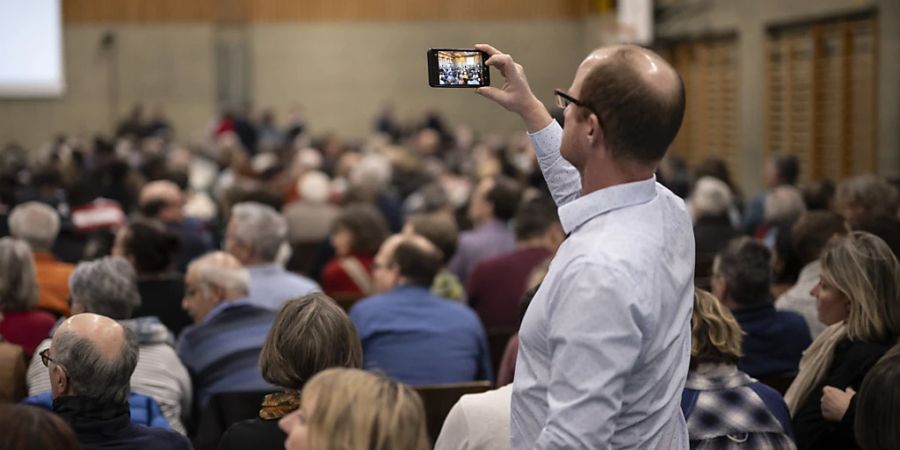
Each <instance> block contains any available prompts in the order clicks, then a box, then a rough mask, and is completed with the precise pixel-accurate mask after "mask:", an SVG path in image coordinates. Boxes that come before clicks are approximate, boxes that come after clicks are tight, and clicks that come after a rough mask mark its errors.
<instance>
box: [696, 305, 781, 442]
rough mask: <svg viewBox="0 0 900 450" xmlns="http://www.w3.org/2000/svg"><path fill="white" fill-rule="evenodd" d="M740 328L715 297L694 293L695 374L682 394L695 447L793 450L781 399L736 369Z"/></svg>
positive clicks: (738, 357) (739, 348) (739, 351)
mask: <svg viewBox="0 0 900 450" xmlns="http://www.w3.org/2000/svg"><path fill="white" fill-rule="evenodd" d="M740 357H741V328H740V326H738V323H737V321H736V320H735V319H734V317H733V316H732V315H731V313H729V312H728V310H727V309H726V308H723V307H722V304H721V303H720V302H719V300H718V299H716V297H715V296H713V295H712V294H710V293H709V292H706V291H703V290H700V289H698V290H696V292H695V294H694V312H693V317H692V318H691V369H690V371H689V372H688V377H687V382H686V383H685V386H684V391H683V392H682V394H681V410H682V412H684V418H685V422H687V427H688V436H689V439H690V445H691V448H732V446H735V445H737V447H739V448H772V449H775V448H777V449H790V448H794V441H793V436H792V432H791V416H790V413H789V412H788V409H787V406H786V405H785V404H784V400H782V398H781V395H780V394H779V393H778V392H777V391H775V390H774V389H772V388H770V387H768V386H766V385H764V384H762V383H760V382H759V381H756V380H754V379H753V378H750V377H749V376H748V375H747V374H746V373H744V372H742V371H741V370H739V369H738V368H737V363H738V361H739V359H740Z"/></svg>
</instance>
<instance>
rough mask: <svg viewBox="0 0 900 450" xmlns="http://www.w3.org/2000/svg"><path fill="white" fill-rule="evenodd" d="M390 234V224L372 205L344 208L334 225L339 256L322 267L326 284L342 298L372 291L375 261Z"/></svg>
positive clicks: (333, 241)
mask: <svg viewBox="0 0 900 450" xmlns="http://www.w3.org/2000/svg"><path fill="white" fill-rule="evenodd" d="M387 235H388V229H387V224H386V223H385V221H384V218H383V217H381V214H380V213H379V212H378V210H377V209H375V208H373V207H372V206H369V205H351V206H348V207H346V208H344V210H343V211H341V214H340V215H339V216H338V217H337V219H336V220H335V221H334V225H333V227H332V229H331V245H332V247H334V252H335V257H334V259H332V260H331V261H329V262H328V264H326V265H325V268H324V269H323V270H322V288H323V289H324V291H325V293H326V294H327V295H328V296H329V297H331V298H334V299H335V300H337V301H338V302H350V303H352V302H353V301H356V300H359V299H360V298H363V297H366V296H368V295H372V294H373V293H374V292H375V287H374V284H373V282H372V263H373V261H374V259H375V253H376V252H378V248H379V246H381V243H382V242H384V239H385V238H386V237H387Z"/></svg>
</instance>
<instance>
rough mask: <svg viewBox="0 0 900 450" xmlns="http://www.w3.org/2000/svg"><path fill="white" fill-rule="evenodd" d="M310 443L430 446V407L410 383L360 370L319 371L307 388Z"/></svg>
mask: <svg viewBox="0 0 900 450" xmlns="http://www.w3.org/2000/svg"><path fill="white" fill-rule="evenodd" d="M308 402H311V403H312V404H313V405H314V406H313V407H312V409H311V410H309V409H307V410H306V411H307V414H308V419H307V423H308V424H309V431H308V439H309V444H310V446H309V447H310V448H315V449H318V450H426V449H428V448H429V445H428V434H427V432H426V429H425V410H424V408H423V407H422V400H421V399H420V398H419V394H417V393H416V391H414V390H412V388H410V387H409V386H405V385H402V384H398V383H396V382H394V381H392V380H390V379H388V378H386V377H383V376H381V375H375V374H372V373H369V372H365V371H362V370H359V369H328V370H325V371H322V372H319V374H317V375H316V376H314V377H313V378H312V379H311V380H309V382H308V383H306V386H305V387H304V388H303V407H304V409H305V408H306V407H307V404H308Z"/></svg>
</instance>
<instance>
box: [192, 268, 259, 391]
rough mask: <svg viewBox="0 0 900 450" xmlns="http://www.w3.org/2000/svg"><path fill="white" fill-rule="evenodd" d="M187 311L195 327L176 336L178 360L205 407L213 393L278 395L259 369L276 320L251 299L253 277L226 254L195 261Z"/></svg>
mask: <svg viewBox="0 0 900 450" xmlns="http://www.w3.org/2000/svg"><path fill="white" fill-rule="evenodd" d="M184 285H185V295H184V302H183V306H184V309H185V310H187V312H188V314H189V315H190V316H191V317H192V318H193V319H194V325H191V326H189V327H187V328H185V329H184V331H183V332H182V333H181V336H179V337H178V344H177V345H176V349H177V350H178V356H180V357H181V360H182V361H183V362H184V364H185V365H186V366H187V368H188V370H189V371H190V373H191V376H192V380H193V381H194V397H195V399H196V402H197V404H198V405H199V406H200V407H201V408H202V407H203V406H205V405H206V401H207V400H208V399H209V395H210V394H214V393H217V392H228V391H265V390H274V389H273V387H272V386H271V385H270V384H268V383H267V382H266V381H265V380H264V379H263V377H262V373H261V372H260V370H259V353H260V350H261V349H262V346H263V343H264V342H265V340H266V335H267V334H268V333H269V329H270V328H271V326H272V321H273V320H274V319H275V313H274V312H273V311H272V310H269V309H266V308H261V307H259V306H256V305H254V304H252V303H250V301H249V300H248V299H247V294H248V292H249V287H250V274H249V273H247V270H246V269H244V268H243V267H242V266H241V263H240V262H239V261H238V260H237V259H236V258H235V257H234V256H231V255H230V254H228V253H225V252H214V253H210V254H207V255H204V256H202V257H200V258H198V259H196V260H194V261H193V262H192V263H191V264H190V265H189V266H188V271H187V274H186V275H185V277H184Z"/></svg>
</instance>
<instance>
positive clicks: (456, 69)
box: [437, 50, 484, 86]
mask: <svg viewBox="0 0 900 450" xmlns="http://www.w3.org/2000/svg"><path fill="white" fill-rule="evenodd" d="M481 55H482V53H481V52H479V51H477V50H475V51H468V50H438V51H437V62H438V85H440V86H480V85H482V77H483V76H484V73H483V72H482V70H483V68H484V61H483V60H482V56H481Z"/></svg>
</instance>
